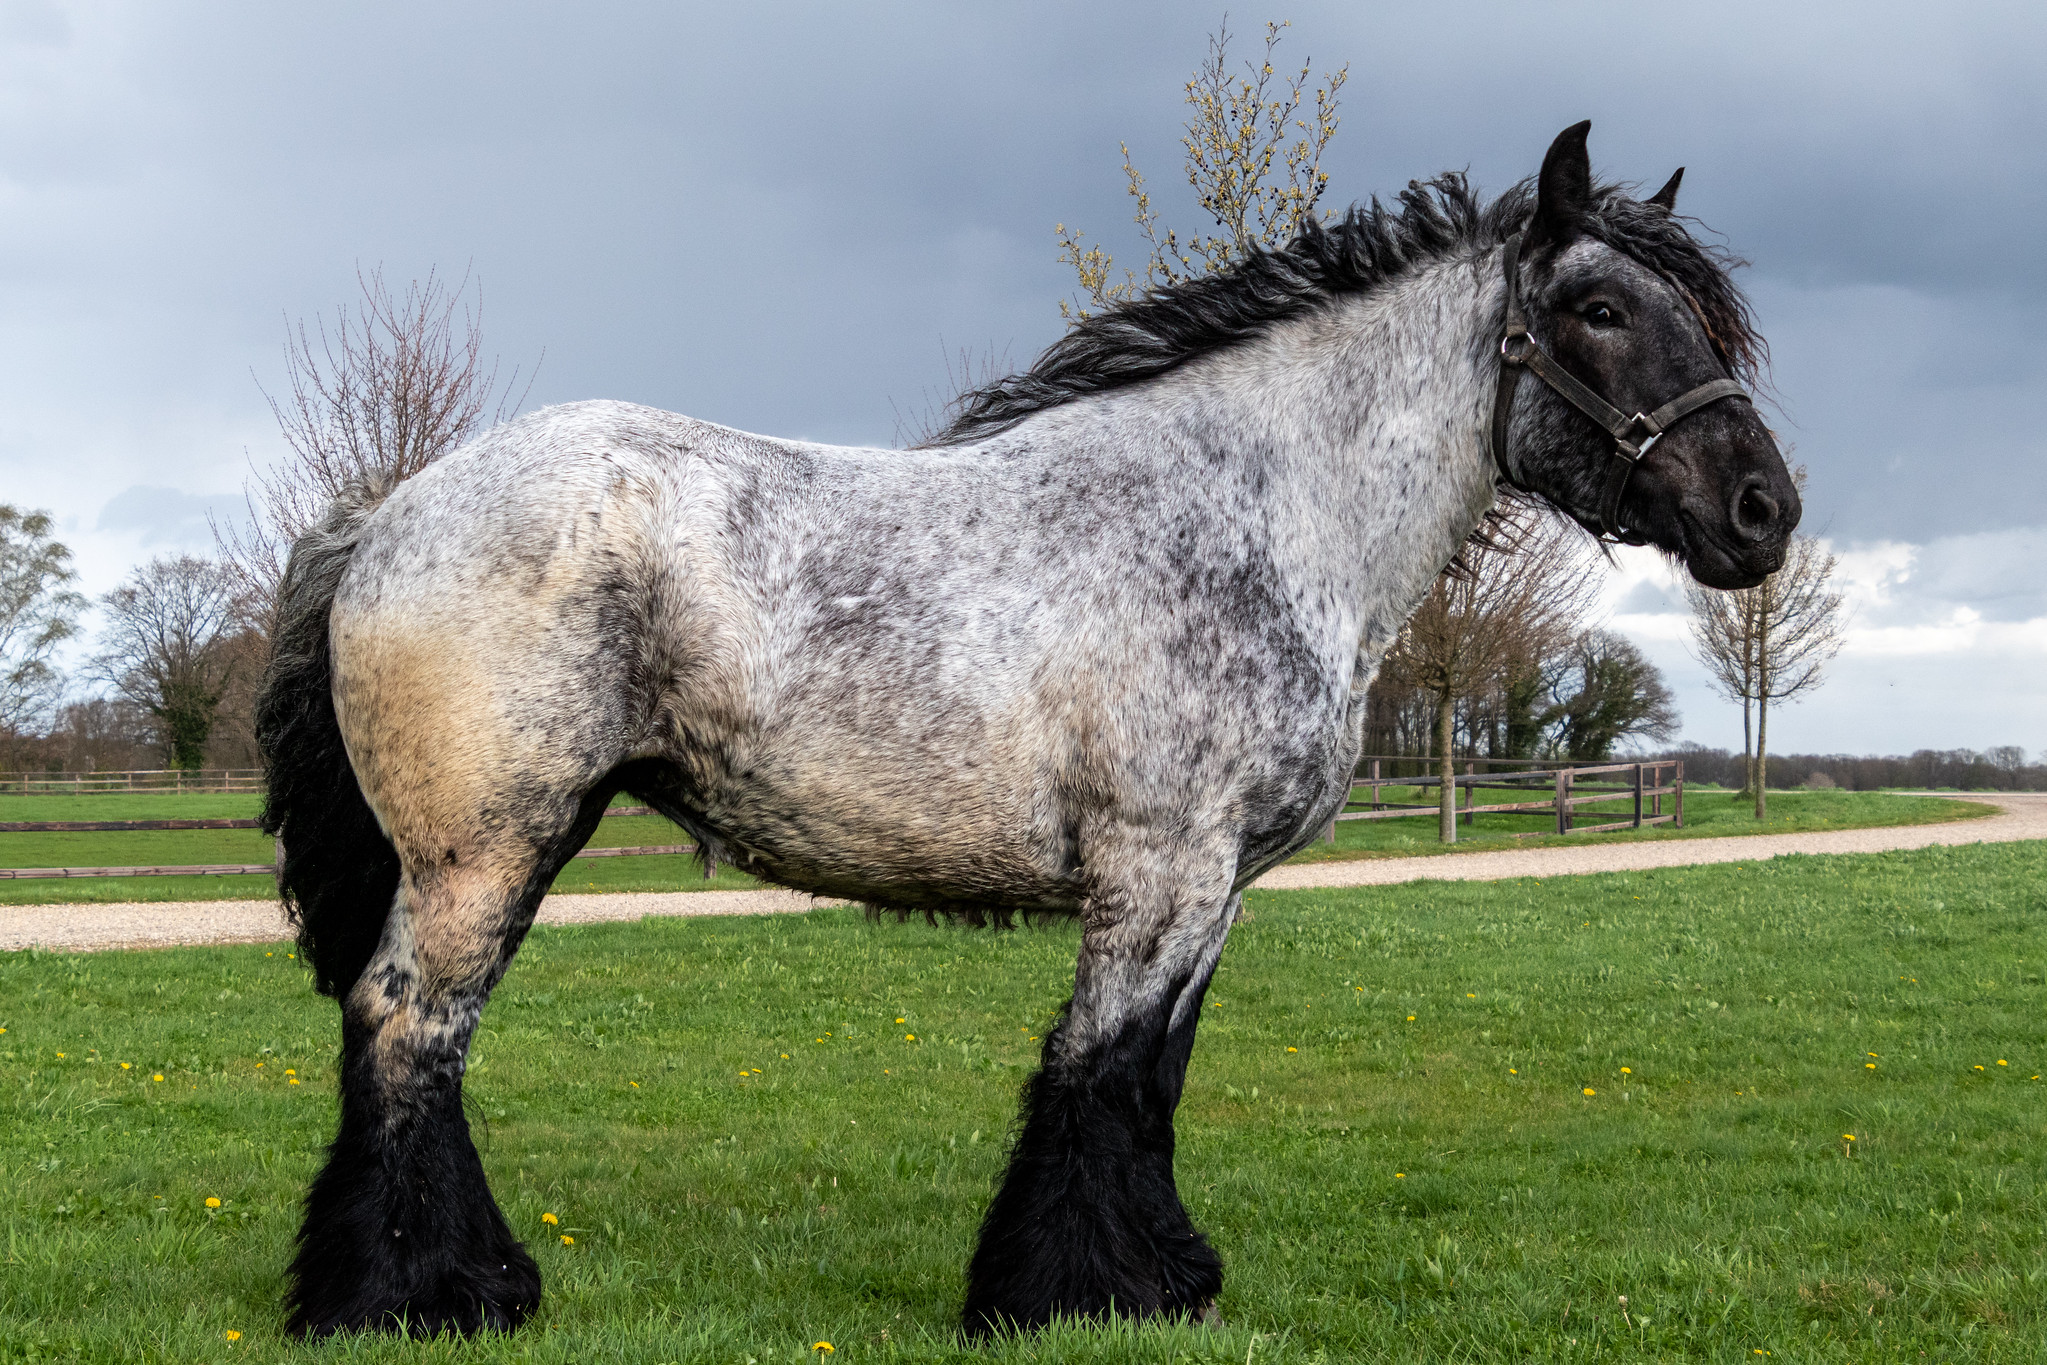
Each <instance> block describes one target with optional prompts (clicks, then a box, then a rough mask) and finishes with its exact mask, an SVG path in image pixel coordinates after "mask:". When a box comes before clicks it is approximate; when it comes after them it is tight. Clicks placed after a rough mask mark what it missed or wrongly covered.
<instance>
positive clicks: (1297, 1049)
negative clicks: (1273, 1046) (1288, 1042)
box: [1287, 1047, 1300, 1052]
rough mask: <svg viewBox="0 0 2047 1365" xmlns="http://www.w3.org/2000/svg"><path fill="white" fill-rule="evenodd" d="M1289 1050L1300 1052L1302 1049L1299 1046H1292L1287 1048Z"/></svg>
mask: <svg viewBox="0 0 2047 1365" xmlns="http://www.w3.org/2000/svg"><path fill="white" fill-rule="evenodd" d="M1287 1051H1288V1052H1299V1051H1300V1049H1299V1048H1297V1047H1290V1048H1288V1049H1287Z"/></svg>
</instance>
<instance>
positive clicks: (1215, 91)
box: [1054, 23, 1350, 322]
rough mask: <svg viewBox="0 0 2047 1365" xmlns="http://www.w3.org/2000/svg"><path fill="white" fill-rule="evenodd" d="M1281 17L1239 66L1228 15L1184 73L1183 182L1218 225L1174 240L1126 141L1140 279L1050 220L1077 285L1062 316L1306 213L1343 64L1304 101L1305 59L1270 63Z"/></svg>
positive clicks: (1246, 249)
mask: <svg viewBox="0 0 2047 1365" xmlns="http://www.w3.org/2000/svg"><path fill="white" fill-rule="evenodd" d="M1286 27H1287V25H1285V24H1271V23H1269V24H1267V25H1266V26H1265V54H1264V60H1263V61H1262V62H1256V63H1254V62H1246V63H1244V70H1245V72H1246V73H1247V74H1245V75H1236V74H1234V73H1233V72H1232V71H1231V69H1230V63H1229V46H1230V31H1229V28H1228V26H1227V25H1225V26H1223V27H1220V28H1218V29H1217V30H1216V32H1215V34H1214V35H1213V36H1211V37H1210V38H1209V40H1208V59H1207V60H1206V61H1205V62H1203V63H1202V65H1201V69H1200V70H1199V71H1197V72H1195V73H1194V76H1193V78H1192V79H1190V80H1189V81H1188V82H1187V86H1186V91H1187V104H1188V105H1189V106H1190V107H1191V108H1192V109H1193V110H1194V113H1193V114H1192V116H1190V117H1189V118H1188V120H1187V124H1186V131H1185V133H1184V134H1183V135H1182V137H1181V139H1180V142H1181V145H1182V146H1183V147H1185V148H1186V151H1187V157H1186V163H1185V172H1186V176H1187V184H1188V185H1189V187H1191V188H1192V189H1193V191H1194V195H1195V198H1196V199H1198V200H1199V201H1200V203H1201V207H1202V208H1203V209H1206V210H1207V211H1208V214H1209V217H1211V218H1212V219H1214V220H1215V225H1216V227H1217V228H1218V229H1220V232H1217V233H1209V234H1206V235H1202V234H1196V235H1193V236H1190V237H1188V238H1187V239H1186V240H1185V241H1184V242H1183V241H1182V240H1181V238H1180V235H1179V234H1178V233H1177V232H1175V231H1173V230H1172V229H1171V228H1169V227H1166V226H1165V225H1164V224H1162V223H1161V222H1160V221H1159V215H1158V212H1157V210H1155V209H1154V208H1153V207H1152V204H1151V192H1150V191H1149V190H1148V189H1146V188H1145V182H1144V176H1143V175H1142V174H1141V173H1140V172H1139V171H1138V169H1137V167H1136V165H1134V164H1133V163H1132V162H1131V160H1130V147H1129V144H1127V143H1125V144H1124V145H1123V175H1124V179H1125V180H1126V182H1127V184H1128V188H1129V192H1130V197H1131V198H1132V199H1135V200H1136V201H1137V209H1136V212H1135V214H1134V215H1133V218H1134V220H1135V222H1136V223H1137V227H1138V231H1139V232H1140V233H1142V234H1143V236H1144V241H1145V245H1146V247H1147V248H1148V254H1147V257H1146V260H1145V267H1144V278H1143V279H1142V280H1141V281H1140V280H1139V279H1138V278H1137V276H1136V275H1135V274H1134V273H1133V272H1131V271H1129V270H1125V271H1124V272H1123V279H1122V281H1120V282H1114V281H1112V279H1111V276H1112V275H1113V274H1114V273H1115V260H1114V258H1113V257H1111V256H1110V255H1109V253H1108V252H1107V251H1105V250H1103V249H1102V248H1101V247H1099V246H1087V245H1085V244H1084V241H1083V238H1084V235H1085V234H1083V233H1081V232H1079V231H1078V230H1069V229H1068V228H1067V226H1066V224H1064V223H1061V224H1059V225H1058V227H1057V228H1055V229H1054V231H1055V232H1056V233H1057V234H1058V239H1059V259H1060V260H1061V261H1063V262H1065V263H1066V264H1068V265H1070V266H1072V267H1073V270H1074V274H1075V275H1076V277H1077V278H1078V280H1079V283H1080V291H1081V294H1082V295H1083V297H1082V298H1081V299H1080V300H1078V301H1074V302H1067V301H1063V300H1062V301H1061V302H1060V304H1059V312H1060V315H1061V316H1063V317H1065V318H1066V319H1067V321H1069V322H1079V321H1081V320H1083V319H1085V318H1086V317H1087V316H1088V314H1089V311H1090V310H1093V311H1097V312H1099V311H1101V310H1103V309H1106V308H1109V307H1111V306H1112V305H1114V304H1116V303H1118V302H1121V301H1122V300H1124V299H1127V298H1131V297H1133V296H1134V295H1136V294H1139V293H1141V292H1143V291H1144V290H1145V289H1148V288H1152V287H1155V286H1159V285H1169V284H1178V283H1179V282H1180V281H1182V280H1185V279H1188V278H1191V277H1193V276H1196V275H1203V274H1207V273H1208V272H1210V271H1213V270H1221V269H1223V268H1225V267H1226V266H1229V265H1230V264H1232V263H1233V262H1236V261H1239V260H1242V259H1243V258H1244V257H1245V256H1247V255H1249V254H1250V253H1252V252H1253V251H1257V250H1260V249H1262V248H1270V247H1275V246H1280V245H1283V244H1284V243H1286V242H1289V241H1291V240H1292V239H1293V238H1294V236H1295V234H1297V233H1298V232H1300V230H1301V227H1302V225H1303V224H1304V223H1305V222H1306V221H1307V220H1308V219H1309V217H1310V216H1312V215H1313V214H1314V213H1315V205H1316V204H1317V203H1318V202H1319V201H1320V200H1321V198H1322V192H1323V190H1324V189H1325V188H1327V186H1328V184H1329V175H1328V172H1326V171H1324V170H1323V169H1322V153H1323V152H1324V150H1325V149H1327V147H1328V146H1329V141H1330V139H1331V138H1333V137H1335V136H1336V125H1337V123H1338V119H1337V116H1336V106H1337V92H1339V91H1340V90H1342V89H1343V83H1344V81H1345V79H1346V78H1347V77H1348V76H1349V73H1350V68H1349V67H1347V66H1346V67H1344V68H1343V69H1342V70H1339V71H1337V72H1336V73H1335V74H1334V75H1325V76H1324V77H1323V82H1324V83H1323V84H1322V85H1320V86H1318V87H1317V88H1316V90H1315V92H1314V96H1313V109H1312V110H1310V109H1309V108H1308V100H1309V96H1308V93H1307V88H1308V80H1309V73H1310V71H1311V70H1312V68H1313V61H1312V59H1311V60H1309V61H1305V62H1303V63H1302V64H1301V69H1300V70H1299V71H1298V72H1296V73H1295V74H1294V75H1292V76H1289V77H1281V76H1278V75H1276V74H1275V72H1274V68H1273V63H1272V57H1273V50H1274V49H1275V48H1277V47H1278V46H1279V40H1280V34H1281V33H1282V32H1283V31H1284V30H1285V29H1286Z"/></svg>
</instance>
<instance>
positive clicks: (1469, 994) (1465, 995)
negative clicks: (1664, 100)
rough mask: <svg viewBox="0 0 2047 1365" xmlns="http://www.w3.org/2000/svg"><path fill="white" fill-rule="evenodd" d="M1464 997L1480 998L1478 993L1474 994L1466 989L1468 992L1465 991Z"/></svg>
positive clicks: (1470, 998)
mask: <svg viewBox="0 0 2047 1365" xmlns="http://www.w3.org/2000/svg"><path fill="white" fill-rule="evenodd" d="M1464 998H1465V999H1466V1000H1476V999H1478V997H1477V996H1476V995H1473V994H1472V993H1471V992H1470V991H1466V992H1465V993H1464Z"/></svg>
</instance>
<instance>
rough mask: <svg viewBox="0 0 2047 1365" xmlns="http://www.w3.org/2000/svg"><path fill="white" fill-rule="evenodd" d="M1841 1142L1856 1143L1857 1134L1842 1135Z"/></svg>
mask: <svg viewBox="0 0 2047 1365" xmlns="http://www.w3.org/2000/svg"><path fill="white" fill-rule="evenodd" d="M1841 1141H1843V1142H1853V1141H1855V1134H1853V1133H1843V1134H1841Z"/></svg>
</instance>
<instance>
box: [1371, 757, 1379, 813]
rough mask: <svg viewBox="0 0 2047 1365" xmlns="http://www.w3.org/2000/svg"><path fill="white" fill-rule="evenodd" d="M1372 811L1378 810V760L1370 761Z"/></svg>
mask: <svg viewBox="0 0 2047 1365" xmlns="http://www.w3.org/2000/svg"><path fill="white" fill-rule="evenodd" d="M1372 809H1373V810H1378V809H1379V760H1378V759H1376V758H1375V759H1373V760H1372Z"/></svg>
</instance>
